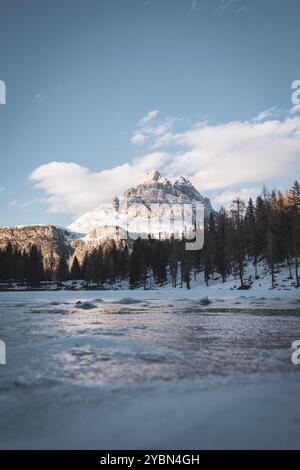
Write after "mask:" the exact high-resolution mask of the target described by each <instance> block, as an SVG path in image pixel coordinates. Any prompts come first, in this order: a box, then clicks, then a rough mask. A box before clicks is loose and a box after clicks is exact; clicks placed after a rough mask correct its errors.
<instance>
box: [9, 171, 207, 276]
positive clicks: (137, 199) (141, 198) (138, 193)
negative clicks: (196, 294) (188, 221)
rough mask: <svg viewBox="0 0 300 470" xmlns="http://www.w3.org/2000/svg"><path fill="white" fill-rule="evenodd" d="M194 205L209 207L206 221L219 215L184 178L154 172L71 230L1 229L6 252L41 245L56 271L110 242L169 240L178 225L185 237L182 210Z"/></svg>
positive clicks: (47, 264)
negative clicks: (8, 247)
mask: <svg viewBox="0 0 300 470" xmlns="http://www.w3.org/2000/svg"><path fill="white" fill-rule="evenodd" d="M194 202H197V203H200V204H202V205H203V206H204V214H205V216H208V215H209V214H210V213H211V212H212V211H213V209H212V207H211V204H210V201H209V199H208V198H205V197H203V196H202V195H201V194H200V193H199V192H198V191H197V189H196V188H195V187H194V186H193V185H192V183H191V182H190V181H189V180H188V179H186V178H184V177H183V176H181V177H180V178H178V179H176V180H175V181H174V182H173V183H172V182H171V181H169V180H168V179H167V178H164V177H162V176H161V175H160V173H159V172H158V171H156V170H152V171H149V172H148V173H147V175H146V177H145V178H144V179H143V180H142V181H140V182H139V183H138V184H137V185H136V186H135V187H131V188H129V189H128V190H127V191H125V193H124V194H123V196H122V197H121V198H118V197H114V199H113V201H112V204H110V205H109V204H107V205H105V206H101V207H97V208H95V209H93V210H91V211H88V212H86V213H85V214H83V215H82V216H81V217H79V218H78V219H76V220H75V221H74V222H73V223H72V224H71V225H70V226H69V227H68V228H66V229H65V228H61V227H56V226H53V225H28V226H18V227H5V228H0V249H3V248H5V246H6V245H7V244H8V243H9V242H10V243H11V244H12V245H13V246H17V247H18V248H19V249H21V250H26V251H28V250H29V249H30V247H31V245H33V244H35V245H36V246H37V247H39V248H40V250H41V252H42V255H43V258H44V264H45V268H48V269H51V268H52V269H53V267H55V266H57V262H58V259H59V257H60V256H61V255H66V256H67V257H68V258H69V260H70V262H71V261H72V259H73V257H74V256H75V255H76V256H77V258H78V260H79V261H82V260H83V258H84V255H85V253H86V252H90V251H92V250H93V249H94V248H97V247H99V246H100V245H101V244H102V243H103V242H104V240H107V239H114V240H115V241H117V242H118V243H121V240H124V239H126V238H129V239H130V238H137V234H140V233H143V234H144V235H145V237H146V236H147V234H148V233H151V234H152V235H155V236H157V234H158V233H159V235H161V233H164V234H165V236H166V237H167V236H168V235H170V233H171V232H175V230H174V221H175V222H176V221H177V222H178V223H179V231H182V227H183V226H182V214H183V209H182V208H183V207H184V205H191V203H194ZM185 210H186V209H185ZM150 221H151V225H149V222H150ZM170 221H173V226H170Z"/></svg>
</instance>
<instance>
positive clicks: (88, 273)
mask: <svg viewBox="0 0 300 470" xmlns="http://www.w3.org/2000/svg"><path fill="white" fill-rule="evenodd" d="M125 196H126V198H127V201H128V204H127V206H126V207H127V208H126V211H127V212H126V213H125V212H122V211H121V210H120V209H119V207H118V203H117V199H116V198H115V199H114V202H113V205H112V206H106V207H104V208H103V207H101V208H96V209H94V210H92V211H89V212H88V213H86V214H84V215H83V216H82V217H80V218H79V219H77V220H76V221H75V222H74V223H73V224H72V225H71V226H70V227H68V229H65V228H60V227H55V226H51V225H32V226H22V227H6V228H2V229H0V289H1V288H2V289H5V288H12V287H15V286H16V285H15V284H14V283H18V286H19V287H20V286H22V285H24V286H31V287H33V288H38V287H40V286H41V282H43V284H42V286H46V285H49V284H51V283H52V284H53V283H57V285H58V287H62V286H64V287H70V288H72V282H71V281H74V283H75V281H79V280H82V286H84V287H91V288H110V287H116V286H122V285H125V284H126V285H129V287H132V288H138V287H144V288H152V287H155V286H163V285H165V284H169V285H172V286H174V287H177V286H178V287H180V286H183V285H186V286H187V287H188V288H189V287H190V284H191V280H192V279H193V278H194V277H195V276H197V274H198V273H203V279H204V280H203V282H204V283H205V284H206V285H209V283H210V280H211V279H213V278H214V277H215V276H219V277H220V279H221V280H222V281H223V282H226V280H227V278H228V277H229V276H232V275H234V276H235V277H236V279H237V280H238V284H239V286H240V288H242V289H243V288H244V289H247V288H249V287H251V283H252V281H253V279H255V278H257V277H258V274H259V273H258V272H257V266H258V264H259V263H261V262H262V260H263V261H264V263H265V264H266V266H267V267H268V271H269V276H270V286H272V287H275V286H276V273H277V269H278V265H279V264H282V263H284V264H285V266H286V267H287V269H288V275H289V278H290V279H291V280H292V285H294V286H295V287H299V285H300V272H299V258H300V186H299V183H298V182H295V183H294V185H293V186H292V188H291V189H290V191H288V192H285V193H281V192H277V191H273V192H272V193H266V194H263V195H261V196H259V197H258V198H257V199H256V201H252V200H251V199H250V200H249V202H248V203H247V204H245V203H244V202H243V201H241V200H240V199H238V198H237V199H236V200H235V201H233V203H232V206H231V208H230V209H228V210H224V209H221V210H220V211H219V212H215V211H214V210H213V209H212V207H211V205H210V202H209V200H208V199H207V198H203V197H202V196H201V195H200V194H199V192H198V191H197V190H196V189H195V188H194V186H193V185H192V184H191V183H190V182H189V181H188V180H186V179H185V178H183V177H181V178H179V179H178V180H176V181H175V183H173V184H172V183H171V182H170V181H169V180H167V179H166V178H162V177H161V176H160V174H159V173H158V172H156V171H152V172H150V173H149V174H148V175H147V177H146V178H145V179H144V180H143V181H142V182H140V183H139V184H138V185H137V186H136V187H135V188H130V189H129V190H128V191H126V192H125ZM155 201H156V202H157V201H159V202H163V203H165V202H167V203H168V204H169V206H170V210H171V209H172V205H173V204H175V203H178V201H181V202H186V203H188V202H192V201H200V202H201V203H202V204H203V205H204V208H205V226H204V232H205V236H204V240H205V242H204V248H203V249H202V250H200V251H186V250H185V239H184V235H183V236H182V237H179V239H176V238H174V237H173V234H168V235H169V236H166V234H164V236H163V237H161V238H159V237H153V236H151V234H150V235H149V237H148V238H146V239H137V240H133V239H130V237H129V238H128V239H127V240H126V239H125V240H124V239H123V238H122V237H120V229H122V220H125V218H126V217H125V216H128V214H129V215H130V216H131V217H136V214H138V215H139V217H140V218H142V219H143V218H144V219H146V218H147V214H149V210H150V209H149V207H150V205H151V203H152V202H155ZM166 207H167V206H166ZM168 210H169V209H168V207H167V209H164V211H166V212H165V213H164V214H162V216H163V217H168V216H169V213H168ZM116 220H117V221H118V225H117V223H116ZM249 264H253V278H252V279H249V277H247V276H246V275H245V268H246V267H247V266H249ZM65 281H68V282H65ZM74 283H73V284H74Z"/></svg>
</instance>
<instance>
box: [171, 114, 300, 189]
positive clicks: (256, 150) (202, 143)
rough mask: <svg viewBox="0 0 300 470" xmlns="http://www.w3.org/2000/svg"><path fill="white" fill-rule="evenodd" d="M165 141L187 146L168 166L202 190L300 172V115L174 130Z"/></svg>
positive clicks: (183, 147)
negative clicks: (188, 178)
mask: <svg viewBox="0 0 300 470" xmlns="http://www.w3.org/2000/svg"><path fill="white" fill-rule="evenodd" d="M164 137H165V142H164V143H165V145H166V144H168V145H174V146H177V149H178V148H180V147H181V151H178V150H177V152H176V155H175V156H174V159H173V161H172V163H171V164H170V165H169V166H168V172H169V173H171V174H185V175H187V176H191V177H192V179H193V182H194V183H195V184H196V185H197V186H198V187H199V188H200V189H201V190H215V189H224V188H226V187H230V186H232V185H245V183H249V182H250V183H253V182H259V183H261V182H263V181H268V180H274V179H276V178H280V177H284V176H289V175H291V174H295V175H297V174H299V173H300V117H297V116H296V117H293V118H291V117H287V118H285V119H284V120H283V121H279V120H267V121H263V122H253V121H244V122H243V121H235V122H230V123H228V124H221V125H215V126H213V125H208V124H207V125H204V126H201V127H198V128H196V129H192V130H191V131H187V132H184V133H179V134H169V136H168V137H166V136H164Z"/></svg>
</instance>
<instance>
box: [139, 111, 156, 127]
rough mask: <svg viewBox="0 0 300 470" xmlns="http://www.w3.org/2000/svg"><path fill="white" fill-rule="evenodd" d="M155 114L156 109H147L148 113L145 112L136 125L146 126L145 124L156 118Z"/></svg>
mask: <svg viewBox="0 0 300 470" xmlns="http://www.w3.org/2000/svg"><path fill="white" fill-rule="evenodd" d="M157 115H158V110H157V109H155V110H153V111H149V113H147V114H146V116H144V117H143V118H142V119H141V120H140V121H139V122H138V126H139V127H143V126H146V125H147V124H149V122H151V121H153V120H154V119H155V118H156V116H157Z"/></svg>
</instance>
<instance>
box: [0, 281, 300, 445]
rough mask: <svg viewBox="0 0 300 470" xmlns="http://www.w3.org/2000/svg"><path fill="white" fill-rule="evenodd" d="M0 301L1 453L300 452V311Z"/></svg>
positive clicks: (160, 298)
mask: <svg viewBox="0 0 300 470" xmlns="http://www.w3.org/2000/svg"><path fill="white" fill-rule="evenodd" d="M299 300H300V299H299V296H298V297H297V295H296V294H295V292H292V293H289V292H287V293H280V294H278V293H267V294H266V296H265V297H262V295H261V293H260V295H259V296H258V295H255V293H254V294H253V293H251V295H250V293H249V294H245V295H244V294H238V295H237V294H236V293H235V294H228V295H227V296H225V297H223V298H219V297H218V295H217V294H216V295H212V297H211V298H210V300H209V301H207V299H205V298H204V299H203V298H201V295H199V294H197V293H195V292H193V293H189V292H187V291H186V290H181V291H180V290H176V295H175V294H174V292H172V291H171V290H165V291H159V292H158V291H151V292H144V291H135V292H132V291H130V292H120V291H118V292H79V293H74V292H62V291H60V292H48V293H47V292H20V293H12V292H8V293H0V339H1V340H4V341H5V343H6V347H7V364H6V365H3V366H0V425H1V434H0V447H1V448H98V449H101V448H108V449H109V448H131V449H132V448H133V449H134V448H146V449H147V448H194V449H197V448H258V447H260V448H265V447H268V448H272V447H273V448H279V447H281V448H300V399H299V397H300V375H299V372H300V365H299V366H295V365H293V364H292V362H291V354H292V349H291V344H292V342H293V341H295V340H297V339H300V301H299Z"/></svg>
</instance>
